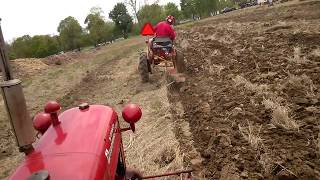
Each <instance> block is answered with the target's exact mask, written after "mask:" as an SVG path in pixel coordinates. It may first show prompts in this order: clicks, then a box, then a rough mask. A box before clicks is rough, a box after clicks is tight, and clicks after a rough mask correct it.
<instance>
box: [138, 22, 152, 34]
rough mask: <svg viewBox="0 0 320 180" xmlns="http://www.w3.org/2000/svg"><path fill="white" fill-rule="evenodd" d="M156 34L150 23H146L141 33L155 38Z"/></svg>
mask: <svg viewBox="0 0 320 180" xmlns="http://www.w3.org/2000/svg"><path fill="white" fill-rule="evenodd" d="M154 33H155V32H154V29H153V27H152V24H150V23H145V24H144V25H143V27H142V29H141V32H140V34H141V35H142V36H153V35H154Z"/></svg>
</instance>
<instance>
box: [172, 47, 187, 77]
mask: <svg viewBox="0 0 320 180" xmlns="http://www.w3.org/2000/svg"><path fill="white" fill-rule="evenodd" d="M174 61H175V62H174V65H175V68H176V70H177V73H184V72H185V71H186V63H185V61H184V56H183V53H182V52H181V51H178V50H177V55H176V58H175V60H174Z"/></svg>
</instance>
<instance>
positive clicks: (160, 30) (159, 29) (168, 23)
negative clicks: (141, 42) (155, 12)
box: [154, 15, 176, 41]
mask: <svg viewBox="0 0 320 180" xmlns="http://www.w3.org/2000/svg"><path fill="white" fill-rule="evenodd" d="M175 22H176V20H175V18H174V17H173V16H171V15H170V16H168V17H167V18H166V20H165V21H161V22H159V23H158V24H157V25H156V26H155V27H154V31H155V36H156V37H169V38H170V39H171V40H172V41H174V40H175V39H176V33H175V31H174V29H173V27H172V25H173V24H174V23H175Z"/></svg>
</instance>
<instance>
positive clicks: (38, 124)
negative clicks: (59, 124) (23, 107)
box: [33, 113, 51, 134]
mask: <svg viewBox="0 0 320 180" xmlns="http://www.w3.org/2000/svg"><path fill="white" fill-rule="evenodd" d="M50 125H51V117H50V114H48V113H38V114H37V115H36V116H35V117H34V119H33V127H34V129H36V130H37V131H39V132H40V133H41V134H44V133H45V132H46V131H47V129H48V128H49V127H50Z"/></svg>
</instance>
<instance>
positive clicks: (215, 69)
mask: <svg viewBox="0 0 320 180" xmlns="http://www.w3.org/2000/svg"><path fill="white" fill-rule="evenodd" d="M208 68H209V73H210V74H211V75H213V74H216V75H218V76H220V75H221V71H222V70H224V69H225V67H224V66H221V65H216V64H213V65H209V66H208Z"/></svg>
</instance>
